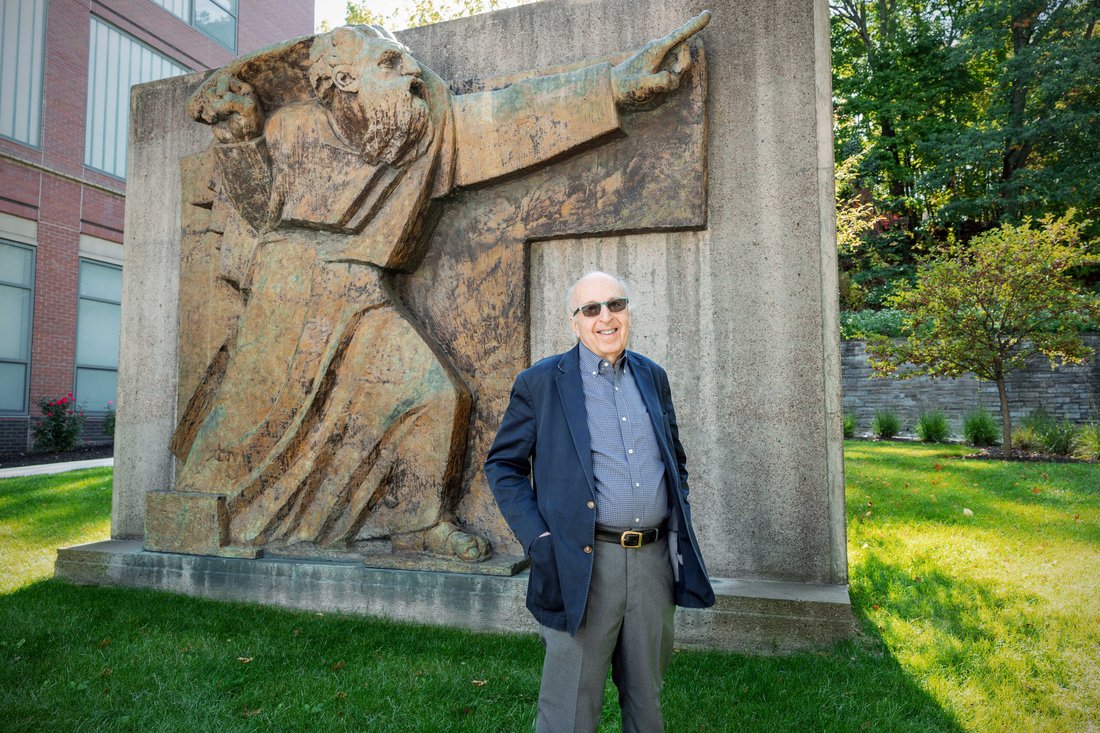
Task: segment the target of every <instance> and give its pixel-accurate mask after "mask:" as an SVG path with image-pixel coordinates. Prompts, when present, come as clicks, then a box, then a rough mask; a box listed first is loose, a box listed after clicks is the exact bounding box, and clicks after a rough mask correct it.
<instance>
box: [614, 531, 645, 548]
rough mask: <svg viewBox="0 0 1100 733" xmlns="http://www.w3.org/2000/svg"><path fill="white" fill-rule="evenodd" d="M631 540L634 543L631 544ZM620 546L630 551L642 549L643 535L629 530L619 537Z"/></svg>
mask: <svg viewBox="0 0 1100 733" xmlns="http://www.w3.org/2000/svg"><path fill="white" fill-rule="evenodd" d="M628 538H629V539H628ZM630 540H633V542H631V541H630ZM619 544H620V545H622V546H623V547H625V548H626V549H628V550H632V549H636V548H638V547H641V546H642V533H641V532H639V531H637V530H633V529H628V530H627V531H625V532H623V533H622V535H621V536H620V537H619Z"/></svg>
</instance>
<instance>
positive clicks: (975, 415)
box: [963, 408, 1001, 447]
mask: <svg viewBox="0 0 1100 733" xmlns="http://www.w3.org/2000/svg"><path fill="white" fill-rule="evenodd" d="M1000 432H1001V427H1000V426H999V425H998V424H997V421H996V420H995V419H993V416H992V415H990V414H989V413H988V412H986V411H985V410H983V409H980V408H979V409H977V410H972V411H971V412H968V413H966V415H964V416H963V437H964V438H966V442H967V443H970V445H976V446H979V447H981V446H987V445H996V444H997V435H998V433H1000Z"/></svg>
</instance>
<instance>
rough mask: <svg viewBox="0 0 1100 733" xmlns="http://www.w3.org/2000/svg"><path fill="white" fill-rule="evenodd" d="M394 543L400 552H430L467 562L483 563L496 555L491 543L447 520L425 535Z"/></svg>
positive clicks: (407, 537) (394, 540)
mask: <svg viewBox="0 0 1100 733" xmlns="http://www.w3.org/2000/svg"><path fill="white" fill-rule="evenodd" d="M392 541H393V549H395V550H397V551H405V552H408V551H412V552H430V553H431V554H433V555H439V556H441V557H449V558H454V559H456V560H461V561H463V562H481V561H482V560H485V559H487V558H488V557H489V555H491V554H492V547H491V546H490V545H489V541H488V540H486V539H485V538H484V537H478V536H477V535H476V534H471V533H469V532H467V531H465V530H464V529H462V528H461V527H459V526H458V525H457V524H455V523H454V522H452V521H450V520H447V519H444V520H442V521H440V522H439V523H438V524H436V525H435V526H433V527H430V528H428V529H425V530H423V531H421V532H412V533H410V534H406V535H400V536H397V537H393V538H392Z"/></svg>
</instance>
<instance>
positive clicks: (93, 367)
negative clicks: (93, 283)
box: [72, 255, 122, 416]
mask: <svg viewBox="0 0 1100 733" xmlns="http://www.w3.org/2000/svg"><path fill="white" fill-rule="evenodd" d="M85 262H87V263H89V264H92V265H98V266H100V267H109V268H112V269H115V270H118V271H119V272H121V271H122V265H120V264H118V263H117V262H111V261H109V260H99V259H96V258H95V257H88V256H86V255H81V256H80V258H79V263H80V264H83V263H85ZM80 264H78V265H77V268H78V270H77V285H76V328H75V329H74V332H73V344H74V348H73V381H72V385H73V395H75V396H76V398H77V400H78V401H79V399H80V395H79V394H77V376H78V375H79V373H80V370H81V369H85V370H88V371H96V372H114V375H115V399H114V400H111V401H112V402H115V403H117V400H118V367H117V366H116V367H115V368H114V369H111V368H108V367H104V366H99V365H97V364H83V365H82V364H81V363H80V360H79V358H78V345H79V343H80V333H79V332H80V301H82V300H89V301H93V302H95V303H106V304H109V305H117V306H118V308H119V327H120V328H121V326H122V293H121V289H120V292H119V294H118V301H117V302H116V301H114V300H107V299H106V298H97V297H95V296H91V295H81V294H80V275H79V267H80ZM118 348H119V352H120V353H119V356H120V357H121V355H122V354H121V350H122V345H121V344H119V345H118ZM78 403H79V402H78ZM83 409H84V412H85V413H86V414H88V415H97V416H98V415H106V414H107V413H108V412H110V411H109V410H107V409H106V408H103V409H96V408H91V407H84V408H83Z"/></svg>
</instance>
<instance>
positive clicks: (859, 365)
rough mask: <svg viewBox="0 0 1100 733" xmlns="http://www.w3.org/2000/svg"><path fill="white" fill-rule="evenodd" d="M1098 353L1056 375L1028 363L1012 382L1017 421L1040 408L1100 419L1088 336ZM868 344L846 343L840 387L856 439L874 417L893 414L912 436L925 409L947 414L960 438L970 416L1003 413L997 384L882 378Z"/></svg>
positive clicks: (1099, 341)
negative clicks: (870, 358) (885, 412)
mask: <svg viewBox="0 0 1100 733" xmlns="http://www.w3.org/2000/svg"><path fill="white" fill-rule="evenodd" d="M1085 341H1086V343H1088V344H1089V346H1091V347H1092V348H1093V349H1095V350H1096V352H1097V353H1096V354H1095V355H1094V356H1093V359H1092V361H1091V362H1086V363H1085V364H1069V365H1066V366H1062V367H1058V368H1056V369H1054V370H1051V368H1050V363H1049V362H1048V361H1047V360H1046V359H1045V358H1042V357H1034V358H1032V359H1030V360H1029V361H1028V365H1027V367H1026V368H1025V369H1023V370H1020V371H1018V372H1015V373H1014V374H1012V375H1011V376H1010V377H1009V379H1008V385H1007V386H1008V400H1009V407H1010V410H1011V414H1012V419H1013V421H1015V420H1018V419H1019V418H1021V417H1023V416H1025V415H1028V414H1031V413H1032V412H1035V411H1036V410H1038V409H1039V408H1040V407H1041V408H1043V409H1045V410H1046V411H1047V412H1049V413H1050V414H1051V415H1053V416H1054V417H1057V418H1059V419H1067V420H1072V421H1074V422H1076V423H1085V422H1093V421H1097V420H1100V334H1097V333H1090V334H1086V335H1085ZM865 347H866V342H865V341H862V340H857V339H852V340H846V341H843V342H842V343H841V385H842V389H843V393H844V414H845V415H854V416H855V417H856V434H857V435H858V434H861V433H867V432H870V431H871V421H872V420H873V419H874V416H875V412H877V411H879V410H887V409H889V410H892V411H893V412H894V413H896V414H897V415H898V416H899V417H900V418H901V420H902V434H903V435H905V434H912V433H913V431H914V426H915V425H916V422H917V418H918V417H919V416H920V413H921V411H922V410H942V411H943V412H944V413H945V414H946V415H947V418H948V420H949V421H950V422H951V426H952V429H953V430H954V431H955V434H956V435H958V434H959V433H960V432H961V426H962V419H963V415H965V414H966V413H967V412H968V411H970V410H973V409H976V408H978V407H983V408H985V409H986V410H988V411H989V412H990V413H992V414H993V415H994V416H999V414H1000V402H999V401H998V399H997V385H996V384H994V383H993V382H986V381H982V380H979V379H977V378H976V377H973V376H967V377H959V378H957V379H930V378H928V377H914V378H912V379H893V378H886V379H882V378H877V377H872V376H871V367H870V366H869V365H868V363H867V354H866V349H865Z"/></svg>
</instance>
